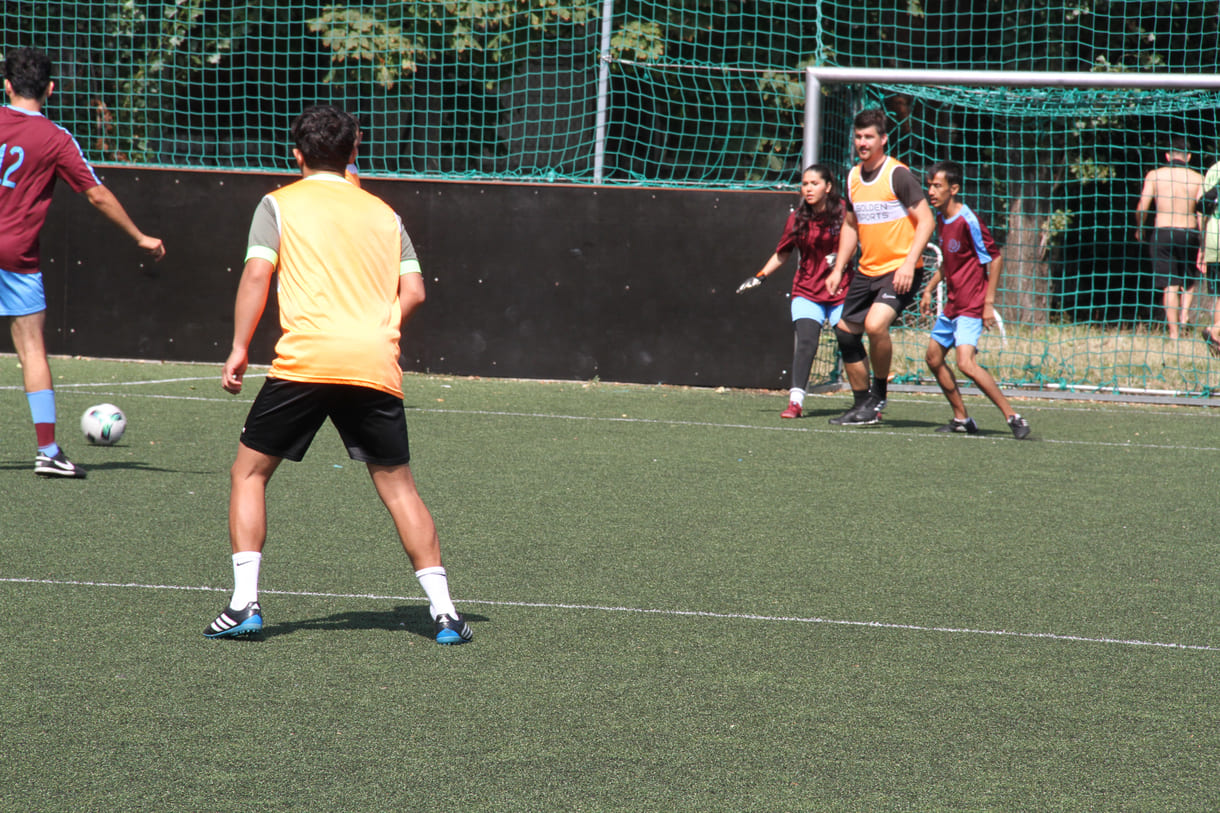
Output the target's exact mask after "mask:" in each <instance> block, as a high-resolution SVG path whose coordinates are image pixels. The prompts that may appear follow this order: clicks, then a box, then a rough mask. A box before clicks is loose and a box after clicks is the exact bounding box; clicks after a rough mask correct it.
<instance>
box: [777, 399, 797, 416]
mask: <svg viewBox="0 0 1220 813" xmlns="http://www.w3.org/2000/svg"><path fill="white" fill-rule="evenodd" d="M779 416H780V417H781V418H799V417H801V405H800V404H798V403H796V402H795V401H793V402H791V403H789V404H788V408H787V409H785V410H784V411H783V412H781V413H780V414H779Z"/></svg>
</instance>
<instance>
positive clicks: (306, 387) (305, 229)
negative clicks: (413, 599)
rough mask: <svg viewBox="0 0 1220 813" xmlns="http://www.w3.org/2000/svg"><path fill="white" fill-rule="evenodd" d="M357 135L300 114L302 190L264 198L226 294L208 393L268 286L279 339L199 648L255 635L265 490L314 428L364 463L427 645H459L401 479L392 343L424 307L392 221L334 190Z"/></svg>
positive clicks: (240, 359) (404, 240) (231, 378)
mask: <svg viewBox="0 0 1220 813" xmlns="http://www.w3.org/2000/svg"><path fill="white" fill-rule="evenodd" d="M357 133H358V127H357V124H356V121H355V119H354V118H352V117H351V116H350V115H348V114H347V113H345V112H343V111H342V110H339V109H338V108H336V107H332V106H329V105H320V106H316V107H309V108H306V109H305V111H304V112H302V113H301V115H300V116H298V117H297V119H296V120H295V121H294V122H293V124H292V131H291V135H292V140H293V143H294V144H295V147H294V149H293V151H292V153H293V156H294V158H295V159H296V162H297V166H298V167H300V170H301V175H302V178H301V180H299V181H297V182H295V183H292V184H289V185H288V186H285V187H283V188H281V189H278V190H276V191H275V192H272V193H271V194H269V195H267V196H266V197H264V198H263V200H262V202H261V203H260V204H259V206H258V209H257V211H256V213H255V215H254V219H253V222H252V223H251V226H250V238H249V244H248V248H247V251H246V264H245V267H244V268H243V270H242V276H241V281H240V282H239V283H238V289H237V301H236V305H235V308H234V319H233V347H232V350H231V351H230V353H229V357H228V359H227V360H226V361H225V364H224V369H223V371H222V379H221V386H222V387H223V388H224V389H225V390H226V391H228V392H231V393H235V394H236V393H238V392H241V389H242V379H243V377H244V376H245V372H246V367H247V364H248V362H249V347H250V341H251V339H252V338H253V336H254V329H255V328H256V327H257V326H258V322H259V319H260V318H261V316H262V313H263V309H264V307H265V306H266V303H267V296H268V293H269V291H270V283H271V277H272V275H273V274H276V273H278V275H279V276H278V280H277V283H278V284H277V286H276V290H277V300H278V303H279V309H280V326H281V328H282V329H283V335H282V336H281V337H280V339H279V341H278V342H277V343H276V346H275V360H274V362H273V363H272V365H271V370H270V371H269V372H268V374H267V379H266V381H265V382H264V383H263V386H262V389H261V390H260V391H259V394H258V396H257V397H256V398H255V400H254V403H253V405H251V407H250V412H249V415H248V416H247V418H246V423H245V426H244V427H243V428H242V434H241V441H240V443H239V444H238V447H237V458H236V460H235V461H234V463H233V467H232V470H231V472H230V478H231V490H230V496H229V538H230V543H231V546H232V551H233V581H234V589H233V596H232V598H231V599H230V601H229V605H228V606H227V607H226V608H225V610H224V611H223V612H221V613H220V615H219V616H217V617H216V619H215V620H214V621H213V622H212V623H211V624H210V625H208V627H207V628H206V629H205V630H204V635H206V636H208V637H209V638H229V637H237V636H243V635H250V634H253V633H258V632H261V631H262V628H263V613H262V608H261V607H260V605H259V602H258V577H259V569H260V566H261V562H262V550H263V544H264V542H265V540H266V535H267V505H266V490H267V484H268V482H269V481H270V479H271V476H272V474H274V473H275V470H276V469H277V468H278V466H279V465H280V463H281V462H282V461H283V460H284V459H285V458H286V459H288V460H294V461H299V460H301V459H302V458H303V457H304V456H305V452H306V451H307V450H308V448H309V445H310V443H311V442H312V441H313V438H314V435H315V433H316V432H317V431H318V429H319V428H320V427H321V426H322V424H323V422H325V421H326V419H327V418H329V419H330V421H331V423H333V424H334V426H335V428H336V429H337V430H338V432H339V436H340V438H342V440H343V443H344V445H345V446H346V447H347V453H348V456H349V457H350V458H351V459H352V460H356V461H360V462H362V463H364V464H365V465H366V466H367V468H368V471H369V475H370V476H371V477H372V479H373V485H374V487H375V488H376V490H377V494H378V496H380V497H381V500H382V502H383V503H384V504H385V506H386V508H387V509H389V512H390V516H391V517H392V518H393V520H394V525H395V528H396V529H397V531H398V536H399V539H400V541H401V542H402V546H403V549H404V550H405V551H406V552H407V555H408V557H410V559H411V563H412V565H413V567H414V569H415V575H416V577H417V578H418V579H419V583H420V586H421V587H423V589H424V592H425V593H426V594H427V596H428V601H429V605H430V606H429V610H430V612H431V615H432V618H433V620H434V633H435V638H436V642H437V643H440V644H461V643H465V642H467V641H469V640H470V639H471V637H472V633H471V630H470V627H469V625H467V623H466V621H465V620H464V619H463V618H462V616H461V615H460V614H459V613H458V612H457V609H456V608H455V607H454V605H453V600H452V598H451V597H450V594H449V583H448V574H447V572H446V570H445V568H444V566H443V565H442V563H441V550H440V542H439V540H438V537H437V533H436V525H435V523H434V522H433V520H432V515H431V513H430V512H429V511H428V508H427V506H425V505H424V502H423V500H422V499H421V498H420V496H419V492H418V491H417V490H416V487H415V480H414V478H413V476H412V474H411V468H410V466H409V461H410V457H411V455H410V449H409V447H408V442H407V422H406V417H405V415H404V412H403V405H402V394H403V392H402V370H401V368H400V367H399V366H398V356H399V347H398V341H399V337H400V331H401V327H402V325H403V324H404V323H405V322H406V321H407V320H408V319H409V318H410V317H411V315H412V314H413V313H414V312H415V310H416V308H418V307H419V306H420V305H421V304H422V303H423V301H424V283H423V275H422V274H421V272H420V266H419V260H418V259H417V258H416V256H415V249H414V247H413V246H412V243H411V239H410V237H409V236H408V235H407V232H406V229H405V228H404V227H403V224H402V220H401V219H400V218H399V217H398V215H397V214H395V212H394V211H393V210H392V209H391V208H390V207H389V206H387V205H386V204H385V203H384V202H383V201H382V200H380V199H379V198H377V197H375V196H373V195H371V194H369V193H368V192H366V191H364V190H362V189H360V188H358V187H357V186H355V185H353V184H352V183H350V182H349V181H347V180H345V179H344V177H343V174H344V168H345V167H346V166H347V164H348V163H349V162H350V161H351V160H352V159H353V157H354V155H355V150H356V143H357Z"/></svg>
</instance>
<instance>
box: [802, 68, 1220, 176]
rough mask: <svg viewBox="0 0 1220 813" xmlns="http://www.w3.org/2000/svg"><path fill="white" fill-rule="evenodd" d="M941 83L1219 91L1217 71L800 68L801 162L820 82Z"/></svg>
mask: <svg viewBox="0 0 1220 813" xmlns="http://www.w3.org/2000/svg"><path fill="white" fill-rule="evenodd" d="M852 84H858V85H886V84H888V85H947V86H970V85H977V86H979V87H1010V88H1034V87H1057V88H1111V89H1116V90H1124V89H1126V90H1139V89H1143V90H1194V89H1208V90H1220V74H1210V73H1176V74H1175V73H1127V72H1096V73H1095V72H1092V71H1078V72H1065V73H1051V72H1047V73H1039V72H1037V71H962V70H918V69H905V70H904V69H898V68H841V67H830V66H812V65H811V66H809V67H807V68H805V128H804V150H803V154H804V156H805V165H806V166H808V165H809V164H816V163H817V162H818V153H819V150H818V146H819V139H818V134H819V133H820V132H821V127H822V87H823V85H852Z"/></svg>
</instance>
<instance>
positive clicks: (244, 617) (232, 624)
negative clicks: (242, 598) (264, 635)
mask: <svg viewBox="0 0 1220 813" xmlns="http://www.w3.org/2000/svg"><path fill="white" fill-rule="evenodd" d="M262 630H263V610H262V608H261V607H259V606H258V602H257V601H251V602H250V603H249V604H247V605H246V606H245V607H244V608H242V609H240V610H232V609H230V608H228V607H226V608H225V611H224V612H223V613H221V614H220V615H218V616H216V620H215V621H213V622H212V623H211V624H209V625H208V628H207V629H205V630H204V631H203V634H204V635H206V636H207V637H209V638H236V637H237V636H239V635H252V634H253V633H256V632H262Z"/></svg>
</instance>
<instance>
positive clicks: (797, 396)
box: [788, 387, 805, 406]
mask: <svg viewBox="0 0 1220 813" xmlns="http://www.w3.org/2000/svg"><path fill="white" fill-rule="evenodd" d="M788 400H789V401H791V402H792V403H794V404H796V405H797V406H804V405H805V391H804V390H802V389H797V388H796V387H793V388H792V389H790V390H788Z"/></svg>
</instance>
